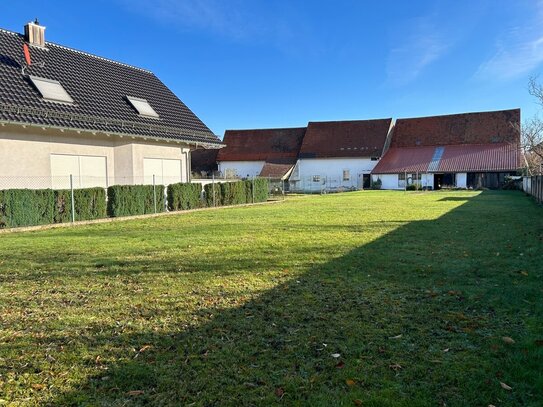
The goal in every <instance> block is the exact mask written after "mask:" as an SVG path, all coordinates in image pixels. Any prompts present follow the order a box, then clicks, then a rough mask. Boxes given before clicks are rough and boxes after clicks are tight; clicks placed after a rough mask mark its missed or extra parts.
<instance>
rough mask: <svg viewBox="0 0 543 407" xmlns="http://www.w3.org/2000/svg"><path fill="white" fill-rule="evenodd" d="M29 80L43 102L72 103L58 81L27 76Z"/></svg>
mask: <svg viewBox="0 0 543 407" xmlns="http://www.w3.org/2000/svg"><path fill="white" fill-rule="evenodd" d="M29 78H30V80H31V81H32V84H33V85H34V86H35V87H36V89H38V91H39V92H40V93H41V95H42V97H43V98H44V99H45V100H48V101H50V102H60V103H70V104H72V103H74V100H73V99H72V98H71V96H70V95H69V94H68V92H66V90H65V89H64V88H63V87H62V85H61V84H60V82H59V81H54V80H52V79H46V78H40V77H38V76H29Z"/></svg>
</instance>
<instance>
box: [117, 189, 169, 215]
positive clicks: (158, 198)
mask: <svg viewBox="0 0 543 407" xmlns="http://www.w3.org/2000/svg"><path fill="white" fill-rule="evenodd" d="M155 204H156V212H164V185H156V186H154V187H153V185H113V186H111V187H109V188H108V189H107V214H108V216H110V217H112V218H116V217H119V216H132V215H145V214H148V213H155Z"/></svg>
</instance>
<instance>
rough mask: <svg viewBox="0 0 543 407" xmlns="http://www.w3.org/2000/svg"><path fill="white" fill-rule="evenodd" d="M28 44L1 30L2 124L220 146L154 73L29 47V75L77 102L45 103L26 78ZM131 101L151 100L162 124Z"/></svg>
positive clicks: (53, 47)
mask: <svg viewBox="0 0 543 407" xmlns="http://www.w3.org/2000/svg"><path fill="white" fill-rule="evenodd" d="M23 43H24V38H23V36H22V35H20V34H16V33H12V32H9V31H4V30H0V120H1V121H10V122H16V123H27V124H35V125H41V126H54V127H65V128H71V129H80V130H90V131H102V132H107V133H113V134H115V133H118V134H127V135H134V136H143V137H150V138H153V137H157V138H163V139H172V140H180V141H190V142H200V143H205V144H208V143H210V144H220V140H219V139H218V138H217V137H216V136H215V135H214V134H213V133H212V132H211V130H209V128H208V127H207V126H206V125H205V124H204V123H202V121H201V120H200V119H199V118H198V117H196V115H195V114H194V113H193V112H192V111H191V110H190V109H189V108H188V107H187V106H185V104H184V103H183V102H181V101H180V100H179V99H178V98H177V97H176V96H175V95H174V94H173V93H172V92H171V91H170V90H169V89H168V88H167V87H166V86H165V85H164V84H163V83H162V82H161V81H160V80H159V79H158V78H157V77H156V76H155V75H154V74H153V73H152V72H149V71H146V70H143V69H140V68H135V67H131V66H129V65H125V64H122V63H119V62H114V61H110V60H107V59H105V58H100V57H97V56H94V55H90V54H87V53H84V52H80V51H76V50H73V49H69V48H66V47H63V46H60V45H56V44H53V43H49V42H48V43H46V48H45V49H42V48H39V47H33V46H31V47H30V53H31V57H32V63H33V65H32V66H31V67H29V68H27V69H26V72H25V73H26V74H28V75H33V76H38V77H43V78H47V79H53V80H57V81H59V82H60V83H61V84H62V86H63V87H64V88H65V89H66V91H67V92H68V94H69V95H70V96H71V97H72V98H73V99H74V102H75V103H74V104H73V105H70V104H62V103H55V102H49V101H45V100H43V99H42V97H41V95H40V93H39V92H38V91H37V90H36V89H35V88H34V86H33V85H32V83H31V82H30V80H29V78H28V76H27V75H23V74H22V71H21V70H22V66H21V64H22V61H23ZM40 62H43V63H44V66H43V67H40V66H38V63H40ZM126 96H132V97H138V98H143V99H146V100H147V101H148V102H149V104H150V105H151V106H152V107H153V109H154V110H155V111H156V112H157V113H158V114H159V115H160V119H153V118H145V117H142V116H140V115H139V114H138V113H137V112H136V110H134V108H133V107H132V106H131V105H130V103H129V102H128V101H127V100H126Z"/></svg>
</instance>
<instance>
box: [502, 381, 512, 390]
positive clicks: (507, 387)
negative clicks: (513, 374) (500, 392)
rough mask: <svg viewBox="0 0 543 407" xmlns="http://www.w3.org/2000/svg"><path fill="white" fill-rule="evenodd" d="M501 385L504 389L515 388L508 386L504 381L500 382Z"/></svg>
mask: <svg viewBox="0 0 543 407" xmlns="http://www.w3.org/2000/svg"><path fill="white" fill-rule="evenodd" d="M500 386H502V389H504V390H513V388H512V387H511V386H508V385H507V384H505V383H504V382H500Z"/></svg>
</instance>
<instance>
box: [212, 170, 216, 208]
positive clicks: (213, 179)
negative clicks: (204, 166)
mask: <svg viewBox="0 0 543 407" xmlns="http://www.w3.org/2000/svg"><path fill="white" fill-rule="evenodd" d="M211 191H212V193H213V207H215V206H216V205H215V173H213V175H212V176H211Z"/></svg>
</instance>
